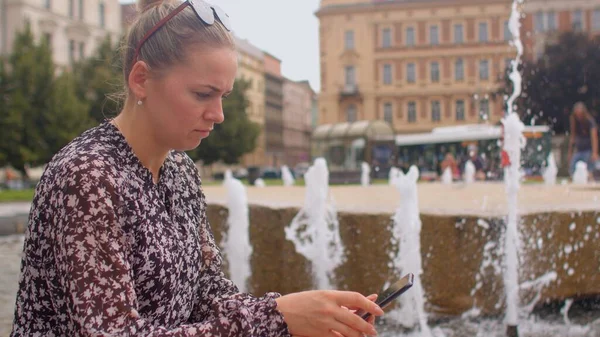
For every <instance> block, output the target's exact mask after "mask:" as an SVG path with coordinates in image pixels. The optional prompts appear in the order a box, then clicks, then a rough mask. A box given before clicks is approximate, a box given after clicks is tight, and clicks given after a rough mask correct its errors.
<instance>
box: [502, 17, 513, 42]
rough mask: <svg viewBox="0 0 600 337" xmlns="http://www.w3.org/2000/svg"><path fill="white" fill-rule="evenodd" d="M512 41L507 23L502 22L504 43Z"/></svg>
mask: <svg viewBox="0 0 600 337" xmlns="http://www.w3.org/2000/svg"><path fill="white" fill-rule="evenodd" d="M511 39H512V33H511V32H510V27H509V26H508V21H504V41H510V40H511Z"/></svg>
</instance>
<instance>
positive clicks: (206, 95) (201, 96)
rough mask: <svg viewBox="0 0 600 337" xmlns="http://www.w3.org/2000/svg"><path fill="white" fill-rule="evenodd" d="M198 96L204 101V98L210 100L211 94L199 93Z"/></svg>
mask: <svg viewBox="0 0 600 337" xmlns="http://www.w3.org/2000/svg"><path fill="white" fill-rule="evenodd" d="M196 96H198V98H202V99H204V98H209V97H210V94H207V93H203V92H197V93H196Z"/></svg>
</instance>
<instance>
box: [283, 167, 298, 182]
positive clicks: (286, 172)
mask: <svg viewBox="0 0 600 337" xmlns="http://www.w3.org/2000/svg"><path fill="white" fill-rule="evenodd" d="M281 179H283V186H293V185H294V183H295V180H294V176H293V175H292V172H291V171H290V169H289V167H287V165H283V166H282V167H281Z"/></svg>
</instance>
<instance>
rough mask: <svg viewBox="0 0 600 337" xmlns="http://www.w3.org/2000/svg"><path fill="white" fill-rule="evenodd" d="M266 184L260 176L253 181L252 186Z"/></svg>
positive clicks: (263, 185)
mask: <svg viewBox="0 0 600 337" xmlns="http://www.w3.org/2000/svg"><path fill="white" fill-rule="evenodd" d="M266 185H267V184H265V181H264V180H263V179H262V178H258V179H256V180H255V181H254V186H256V187H265V186H266Z"/></svg>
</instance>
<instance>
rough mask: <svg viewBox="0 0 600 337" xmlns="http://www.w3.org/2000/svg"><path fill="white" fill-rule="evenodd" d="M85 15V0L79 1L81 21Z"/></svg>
mask: <svg viewBox="0 0 600 337" xmlns="http://www.w3.org/2000/svg"><path fill="white" fill-rule="evenodd" d="M83 13H84V8H83V0H79V20H82V21H83Z"/></svg>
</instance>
